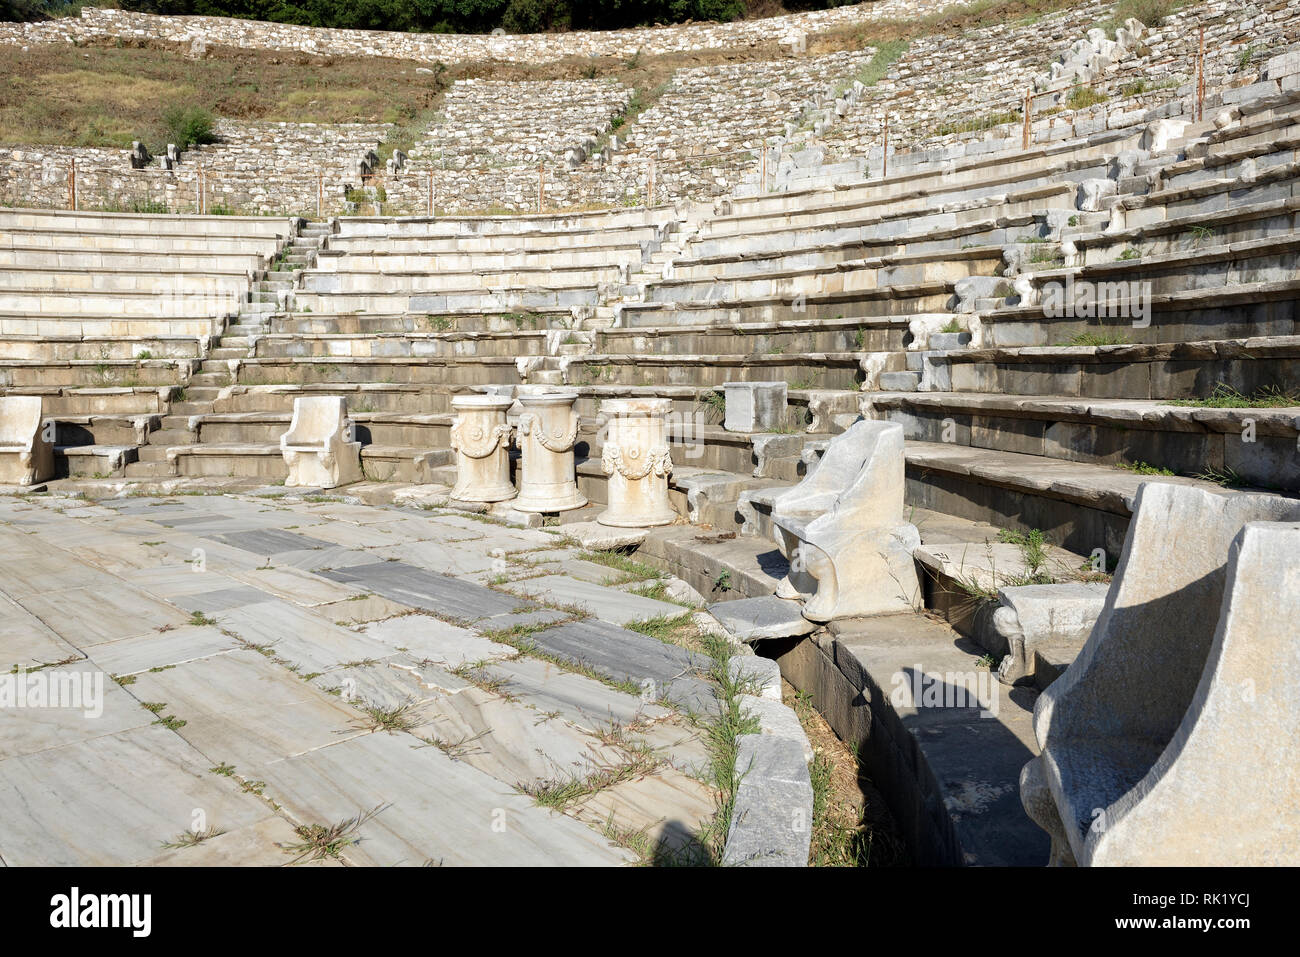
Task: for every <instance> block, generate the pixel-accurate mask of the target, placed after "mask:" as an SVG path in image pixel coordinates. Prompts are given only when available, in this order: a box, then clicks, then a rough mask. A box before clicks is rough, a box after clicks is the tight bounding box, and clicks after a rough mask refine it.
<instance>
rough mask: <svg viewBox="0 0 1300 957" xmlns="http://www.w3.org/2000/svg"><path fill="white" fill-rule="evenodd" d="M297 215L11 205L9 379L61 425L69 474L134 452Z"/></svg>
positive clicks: (61, 459) (6, 384) (0, 359)
mask: <svg viewBox="0 0 1300 957" xmlns="http://www.w3.org/2000/svg"><path fill="white" fill-rule="evenodd" d="M296 230H297V225H296V223H295V222H294V221H292V220H288V219H266V218H260V217H229V216H212V217H195V218H188V219H179V218H176V217H171V216H163V215H144V214H107V213H87V212H58V211H50V210H18V209H13V210H0V263H3V265H2V266H0V387H2V388H3V389H4V391H5V392H6V393H9V394H17V395H29V396H36V397H39V399H40V401H41V402H42V403H43V405H44V410H45V414H46V415H49V416H52V417H54V418H55V419H56V420H57V422H58V439H57V460H58V468H59V471H60V472H61V473H62V474H73V475H78V474H80V475H95V474H112V473H115V472H120V470H121V469H122V468H123V467H124V466H125V465H126V464H128V463H130V462H131V461H133V459H134V457H135V451H136V448H137V447H138V446H140V445H142V444H144V443H145V442H146V441H147V439H146V436H147V435H148V433H149V432H150V431H151V430H153V429H155V428H157V427H158V425H159V422H160V415H159V414H160V413H163V412H165V411H166V410H167V408H168V405H169V397H170V396H171V394H172V392H173V390H175V389H177V388H178V387H189V386H191V385H194V386H197V380H196V376H197V375H198V374H199V372H200V369H201V368H202V363H204V362H205V361H207V359H208V358H209V355H210V353H211V352H212V350H213V342H214V340H215V339H216V337H217V336H218V335H220V333H221V332H222V331H223V329H224V326H225V322H226V318H227V316H229V315H232V314H234V313H236V312H239V311H240V310H241V309H246V308H254V304H251V303H250V302H249V300H250V298H253V297H254V296H255V295H256V294H255V293H252V292H251V289H252V283H253V281H254V277H255V276H258V275H261V274H262V273H263V272H264V271H265V270H266V268H267V267H268V266H269V265H270V264H271V262H272V260H273V258H275V257H278V256H279V255H280V254H281V253H282V252H283V250H284V249H285V246H286V244H287V243H288V242H289V241H290V239H291V237H292V236H293V234H294V233H295V232H296Z"/></svg>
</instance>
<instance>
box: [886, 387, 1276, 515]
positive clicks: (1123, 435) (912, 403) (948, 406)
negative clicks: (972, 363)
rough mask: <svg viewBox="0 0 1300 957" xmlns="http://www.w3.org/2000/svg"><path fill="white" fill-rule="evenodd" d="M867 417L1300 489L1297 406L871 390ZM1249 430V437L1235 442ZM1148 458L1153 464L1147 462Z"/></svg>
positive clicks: (1092, 458) (977, 440)
mask: <svg viewBox="0 0 1300 957" xmlns="http://www.w3.org/2000/svg"><path fill="white" fill-rule="evenodd" d="M862 411H863V414H864V415H866V416H867V417H868V418H876V419H882V420H887V421H891V422H897V423H898V424H900V425H902V426H903V429H904V435H905V436H906V438H907V439H908V440H909V441H915V442H926V443H934V444H937V443H944V442H946V443H950V444H952V445H954V446H963V447H972V448H982V449H995V450H1004V451H1010V452H1017V453H1022V454H1029V455H1040V456H1045V457H1047V458H1050V459H1058V460H1062V461H1066V462H1080V463H1088V464H1094V465H1108V466H1112V467H1116V468H1123V469H1131V470H1138V469H1152V468H1159V469H1164V470H1168V471H1170V472H1174V473H1177V474H1180V475H1193V476H1195V475H1221V476H1225V477H1226V476H1230V477H1231V480H1232V481H1233V482H1235V483H1241V484H1246V485H1253V486H1256V487H1260V488H1277V489H1282V490H1285V491H1288V492H1298V491H1300V460H1298V459H1297V457H1296V455H1295V449H1296V447H1297V442H1298V441H1300V407H1296V408H1289V409H1288V408H1276V409H1252V408H1238V409H1233V408H1205V407H1197V406H1179V405H1172V404H1169V403H1168V402H1166V401H1161V400H1156V399H1117V398H1109V397H1105V398H1090V399H1078V398H1069V397H1064V396H1048V395H1043V396H1038V395H1008V394H1003V393H982V392H872V393H864V394H863V396H862ZM1243 435H1248V436H1250V437H1251V439H1252V440H1251V441H1242V436H1243ZM1152 463H1158V466H1157V465H1153V464H1152Z"/></svg>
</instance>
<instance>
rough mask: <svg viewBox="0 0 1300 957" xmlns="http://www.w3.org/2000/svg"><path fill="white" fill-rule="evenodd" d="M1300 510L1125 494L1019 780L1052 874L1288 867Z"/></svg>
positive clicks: (1172, 491)
mask: <svg viewBox="0 0 1300 957" xmlns="http://www.w3.org/2000/svg"><path fill="white" fill-rule="evenodd" d="M1298 566H1300V502H1296V501H1295V500H1294V499H1285V498H1282V497H1280V496H1273V495H1257V494H1246V493H1243V494H1220V493H1216V492H1210V491H1207V490H1204V489H1201V488H1196V487H1192V486H1184V485H1175V484H1172V483H1168V482H1146V483H1144V484H1143V485H1141V486H1140V487H1139V489H1138V494H1137V498H1136V502H1135V504H1134V509H1133V518H1132V520H1131V521H1130V523H1129V527H1128V534H1127V536H1126V537H1125V540H1124V550H1123V553H1122V554H1121V556H1120V560H1119V567H1118V569H1117V571H1116V573H1115V578H1114V581H1113V582H1112V583H1111V587H1110V591H1109V593H1108V594H1107V597H1106V602H1105V605H1104V607H1103V609H1102V613H1101V617H1100V618H1099V619H1098V621H1097V624H1096V626H1095V627H1094V628H1093V630H1092V633H1091V635H1090V636H1089V638H1088V641H1087V643H1086V644H1085V645H1084V647H1083V650H1082V651H1081V652H1080V653H1079V656H1078V658H1077V659H1075V661H1074V663H1073V664H1072V665H1070V667H1069V668H1068V669H1067V670H1066V672H1065V674H1064V675H1062V676H1061V677H1060V678H1058V679H1057V680H1056V681H1055V682H1054V683H1053V684H1052V685H1051V686H1049V687H1048V688H1047V690H1046V691H1044V692H1043V694H1042V695H1041V696H1040V697H1039V699H1038V703H1037V705H1036V706H1035V708H1034V733H1035V736H1036V737H1037V738H1038V743H1039V744H1040V746H1041V748H1042V753H1041V754H1040V755H1039V757H1037V758H1035V759H1034V760H1033V761H1030V762H1029V763H1028V764H1027V765H1026V766H1025V768H1024V770H1023V771H1022V772H1021V776H1020V796H1021V801H1022V802H1023V804H1024V806H1025V810H1026V812H1027V813H1028V814H1029V816H1030V817H1031V818H1032V819H1033V820H1034V821H1035V822H1036V823H1037V824H1038V825H1039V826H1040V827H1042V828H1043V829H1044V830H1046V831H1047V832H1048V833H1049V834H1050V835H1051V836H1052V858H1051V862H1052V863H1054V864H1064V865H1069V864H1074V863H1078V864H1081V865H1085V866H1087V865H1101V864H1112V865H1126V864H1127V865H1132V864H1140V865H1156V866H1158V865H1204V864H1215V865H1218V866H1233V865H1241V864H1254V865H1261V864H1295V863H1298V862H1300V810H1297V809H1298V808H1300V767H1298V766H1297V765H1296V762H1295V754H1296V752H1297V748H1300V732H1298V731H1297V729H1300V706H1297V703H1296V698H1295V694H1294V689H1295V688H1296V686H1297V682H1300V645H1297V643H1296V641H1295V622H1296V620H1297V618H1298V617H1300V588H1297V587H1296V581H1295V578H1296V571H1295V570H1296V568H1297V567H1298Z"/></svg>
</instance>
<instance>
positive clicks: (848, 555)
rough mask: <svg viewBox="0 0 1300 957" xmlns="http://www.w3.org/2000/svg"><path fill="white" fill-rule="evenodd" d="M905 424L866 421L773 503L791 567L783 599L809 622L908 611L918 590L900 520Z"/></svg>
mask: <svg viewBox="0 0 1300 957" xmlns="http://www.w3.org/2000/svg"><path fill="white" fill-rule="evenodd" d="M903 487H904V459H903V427H902V426H901V425H898V424H897V423H894V422H877V421H868V420H866V419H861V420H859V421H858V422H856V423H855V424H854V425H853V426H851V427H850V428H849V429H848V430H847V431H845V432H843V433H841V434H840V435H837V436H836V437H835V438H834V439H832V440H831V442H830V444H829V445H828V446H827V447H826V452H825V454H824V455H823V456H822V458H821V463H820V464H819V465H818V466H817V469H816V471H814V472H813V473H812V474H811V475H809V476H808V477H807V478H805V479H804V480H803V481H802V482H800V483H799V484H798V485H796V486H795V487H794V488H792V489H789V490H787V491H786V492H783V493H782V494H781V495H779V496H777V498H776V499H775V500H774V501H773V503H772V519H771V521H772V527H773V537H774V538H775V540H776V543H777V547H778V548H779V549H780V550H781V554H782V555H784V556H785V557H786V559H787V560H788V561H789V562H790V574H789V575H788V576H787V578H786V579H785V580H784V581H783V582H782V583H781V587H780V588H779V589H778V590H777V596H778V597H780V598H801V599H802V600H803V602H804V608H803V615H804V617H805V618H807V619H808V620H809V621H816V622H826V621H832V620H834V619H837V618H851V617H856V616H859V615H878V614H885V613H888V612H897V611H907V610H911V609H914V608H915V607H917V604H918V603H919V601H920V595H921V588H920V582H919V580H918V579H917V574H916V563H915V561H913V559H912V550H913V549H914V548H916V547H917V546H918V545H920V543H921V539H920V535H919V534H918V533H917V530H916V526H915V525H912V524H910V523H907V522H904V521H903Z"/></svg>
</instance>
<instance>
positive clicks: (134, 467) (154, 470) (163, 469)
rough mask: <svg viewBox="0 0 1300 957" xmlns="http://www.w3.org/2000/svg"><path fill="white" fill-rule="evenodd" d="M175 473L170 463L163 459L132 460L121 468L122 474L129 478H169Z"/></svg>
mask: <svg viewBox="0 0 1300 957" xmlns="http://www.w3.org/2000/svg"><path fill="white" fill-rule="evenodd" d="M175 474H176V472H175V470H174V469H173V468H172V467H171V463H169V462H168V461H167V460H165V459H163V460H160V461H157V462H132V463H130V464H129V465H127V466H126V468H125V469H123V470H122V475H123V477H125V478H129V479H148V478H169V477H171V476H174V475H175Z"/></svg>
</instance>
